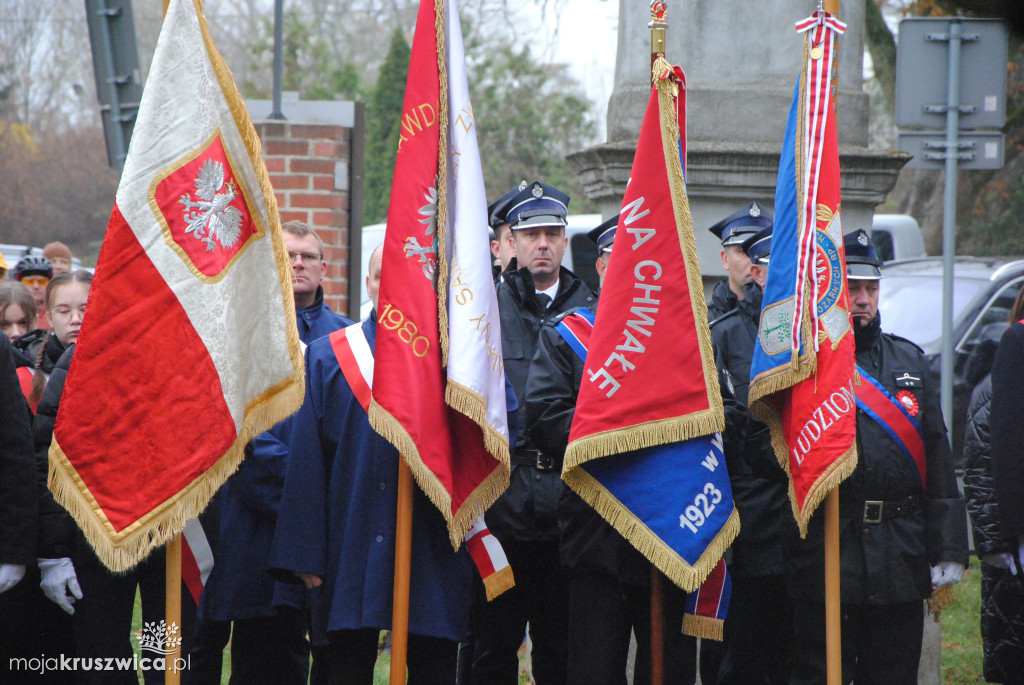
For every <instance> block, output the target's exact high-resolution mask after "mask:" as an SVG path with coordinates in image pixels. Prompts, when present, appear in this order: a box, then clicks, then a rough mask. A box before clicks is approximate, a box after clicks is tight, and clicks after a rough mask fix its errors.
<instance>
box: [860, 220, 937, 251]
mask: <svg viewBox="0 0 1024 685" xmlns="http://www.w3.org/2000/svg"><path fill="white" fill-rule="evenodd" d="M871 242H872V243H874V244H875V251H876V252H877V253H878V257H879V258H880V259H881V260H882V261H883V262H891V261H894V260H896V259H916V258H918V257H924V256H926V253H925V251H924V238H922V237H921V226H920V225H918V223H917V219H915V218H914V217H912V216H910V215H909V214H875V217H874V219H872V220H871Z"/></svg>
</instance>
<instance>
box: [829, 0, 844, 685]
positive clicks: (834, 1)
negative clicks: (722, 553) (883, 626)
mask: <svg viewBox="0 0 1024 685" xmlns="http://www.w3.org/2000/svg"><path fill="white" fill-rule="evenodd" d="M825 11H826V12H828V13H829V14H832V15H836V16H838V14H839V0H825ZM833 111H838V107H837V108H836V109H835V110H833ZM841 611H842V609H841V602H840V594H839V488H838V486H837V487H834V488H832V490H831V491H830V492H829V493H828V496H827V497H826V498H825V655H826V660H825V663H826V669H827V670H826V673H827V674H828V676H827V677H828V685H840V683H841V682H842V681H843V639H842V619H841V617H842V614H841Z"/></svg>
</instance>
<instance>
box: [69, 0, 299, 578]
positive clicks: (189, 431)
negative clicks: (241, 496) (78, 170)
mask: <svg viewBox="0 0 1024 685" xmlns="http://www.w3.org/2000/svg"><path fill="white" fill-rule="evenodd" d="M294 310H295V308H294V302H293V299H292V289H291V269H290V265H289V263H288V258H287V253H286V251H285V248H284V243H283V241H282V239H281V227H280V219H279V218H278V214H277V203H276V201H275V199H274V192H273V189H272V188H271V186H270V180H269V177H268V175H267V171H266V168H265V167H264V165H263V162H262V153H261V147H260V143H259V139H258V138H257V137H256V131H255V130H254V128H253V126H252V122H251V121H250V120H249V116H248V114H247V112H246V109H245V105H244V103H243V101H242V98H241V95H240V94H239V92H238V90H237V88H236V87H235V84H234V81H233V80H232V77H231V73H230V71H229V70H228V68H227V66H226V65H225V64H224V61H223V59H222V58H221V56H220V54H219V53H218V52H217V49H216V47H215V46H214V44H213V41H212V40H211V38H210V34H209V31H208V30H207V26H206V20H205V19H204V17H203V15H202V12H201V10H200V3H199V2H198V0H172V1H171V3H170V7H169V8H168V11H167V16H166V18H165V20H164V24H163V28H162V29H161V32H160V37H159V39H158V41H157V46H156V51H155V53H154V55H153V63H152V67H151V68H150V74H149V79H148V82H147V84H146V88H145V91H144V93H143V97H142V102H141V103H140V106H139V114H138V120H137V122H136V124H135V131H134V133H133V136H132V141H131V147H130V148H129V150H128V158H127V160H126V161H125V166H124V172H123V174H122V176H121V183H120V186H119V187H118V191H117V199H116V204H115V206H114V211H113V214H112V216H111V218H110V224H109V226H108V228H107V233H106V236H105V237H104V241H103V247H102V250H101V251H100V257H99V261H98V262H97V266H96V278H95V280H94V282H93V285H92V290H91V293H90V297H89V303H88V314H87V315H86V317H85V321H84V323H83V326H82V331H81V334H80V336H79V339H78V348H77V350H76V352H75V357H74V360H73V361H72V364H71V369H70V371H69V374H68V379H67V384H66V386H65V388H64V395H63V398H62V401H61V407H60V413H59V415H58V416H57V423H56V426H55V429H54V440H53V444H52V446H51V448H50V488H51V489H52V490H53V492H54V496H55V497H56V498H57V501H59V502H60V503H61V504H62V505H63V506H64V507H65V508H67V509H68V511H70V512H71V514H72V516H74V518H75V519H76V520H77V522H78V524H79V525H80V526H81V527H82V530H83V531H84V533H85V536H86V538H87V539H88V540H89V542H90V543H91V544H92V546H93V547H94V548H95V550H96V553H97V555H98V556H99V557H100V559H101V560H103V562H104V563H105V564H106V565H107V566H109V567H110V568H111V569H113V570H115V571H120V570H125V569H128V568H130V567H132V566H133V565H135V564H136V563H138V562H139V561H140V560H142V559H143V558H144V557H145V556H146V554H147V553H148V552H149V551H150V550H152V549H153V548H154V547H156V546H158V545H161V544H163V543H164V542H166V541H167V540H168V539H170V538H171V537H172V536H173V535H175V534H176V533H179V532H181V531H182V530H183V529H184V528H185V525H186V521H188V519H190V518H192V517H194V516H195V515H196V514H198V513H199V512H200V511H201V510H202V509H203V508H204V507H205V506H206V504H207V502H208V501H209V499H210V497H211V496H212V495H213V493H214V492H215V491H216V490H217V488H218V487H220V485H221V484H222V483H223V482H224V481H225V480H226V479H227V478H228V476H230V475H231V474H232V473H233V472H234V471H235V469H237V468H238V464H239V463H240V462H241V460H242V457H243V448H244V447H245V444H246V442H248V441H249V439H250V438H251V437H252V436H254V435H256V434H258V433H260V432H262V431H264V430H266V429H268V428H270V427H271V426H273V425H274V424H275V423H277V422H278V421H280V420H281V419H283V418H285V417H286V416H288V415H289V414H291V413H293V412H294V411H295V410H296V409H298V407H299V406H300V405H301V404H302V395H303V364H302V355H301V352H300V349H299V338H298V334H297V331H296V325H295V316H294ZM193 551H195V550H193Z"/></svg>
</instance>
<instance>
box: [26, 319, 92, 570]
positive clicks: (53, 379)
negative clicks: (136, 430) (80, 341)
mask: <svg viewBox="0 0 1024 685" xmlns="http://www.w3.org/2000/svg"><path fill="white" fill-rule="evenodd" d="M58 350H60V351H58ZM61 351H62V352H63V353H61ZM74 353H75V346H74V345H71V346H69V347H68V348H67V349H66V350H65V349H64V346H63V345H62V344H61V343H60V341H59V340H57V336H55V335H51V336H49V339H48V340H47V341H46V352H45V353H44V355H43V363H42V365H41V368H42V370H43V372H44V373H48V374H50V378H49V380H47V382H46V389H45V390H43V396H42V397H41V398H40V400H39V406H38V407H36V416H35V419H34V420H33V422H32V443H33V449H34V450H35V453H36V466H37V470H38V480H39V485H38V488H39V549H38V554H37V556H39V557H40V558H41V559H60V558H63V557H71V556H73V552H74V550H75V548H76V543H77V539H76V538H78V537H80V536H81V534H80V533H79V532H78V525H77V524H76V523H75V522H74V520H73V519H72V518H71V516H70V514H68V513H67V511H65V510H64V508H63V507H61V506H60V505H59V504H57V502H56V501H55V500H54V499H53V495H52V494H51V493H50V489H49V488H48V487H47V485H46V478H47V474H48V471H49V465H50V456H49V454H50V443H51V442H52V441H53V426H54V424H55V423H56V421H57V410H58V409H59V408H60V398H61V395H63V394H64V381H65V380H66V379H67V376H68V369H69V368H70V367H71V358H72V356H73V355H74ZM54 354H56V358H54ZM82 539H83V540H84V538H82Z"/></svg>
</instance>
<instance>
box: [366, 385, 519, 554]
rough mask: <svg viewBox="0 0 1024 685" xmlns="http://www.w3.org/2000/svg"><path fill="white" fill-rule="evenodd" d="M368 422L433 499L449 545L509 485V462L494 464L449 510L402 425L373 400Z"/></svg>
mask: <svg viewBox="0 0 1024 685" xmlns="http://www.w3.org/2000/svg"><path fill="white" fill-rule="evenodd" d="M369 416H370V425H371V426H372V427H373V429H374V430H375V431H377V432H378V433H380V434H381V436H383V437H384V439H385V440H387V441H388V442H390V443H391V444H392V445H394V446H395V449H397V450H398V453H399V454H400V455H402V458H404V459H405V461H406V463H407V464H409V469H410V470H411V471H412V475H413V478H415V479H416V484H417V485H419V486H420V489H421V490H422V491H423V492H424V494H426V496H427V497H428V498H429V499H430V501H431V502H433V503H434V506H436V507H437V508H438V509H439V510H440V511H441V515H442V516H444V519H445V522H446V523H447V524H448V537H449V540H450V542H451V543H452V548H453V549H455V550H458V549H459V546H460V545H461V544H462V543H463V541H464V540H465V538H466V533H467V532H469V529H470V528H472V527H473V525H474V524H475V523H476V521H477V519H479V518H480V517H481V516H483V514H484V512H485V511H487V508H488V507H489V506H490V505H491V504H493V503H494V502H495V501H496V500H497V499H498V497H500V496H501V494H502V493H503V492H504V491H505V490H506V489H507V488H508V482H509V468H508V464H507V463H506V464H501V463H499V464H496V465H495V467H494V470H493V471H491V473H490V474H489V475H488V476H487V478H485V479H484V480H483V481H482V482H481V483H480V485H478V486H477V487H476V488H475V489H474V490H473V492H471V493H470V494H469V496H468V497H467V498H466V501H465V502H463V503H462V506H461V507H459V510H458V511H456V512H454V513H453V512H452V498H451V495H450V494H449V493H448V491H447V490H446V489H445V487H444V486H443V485H442V484H441V481H439V480H438V479H437V476H436V475H434V472H433V471H431V470H430V469H429V468H427V465H426V464H424V463H423V459H422V458H421V457H420V453H419V449H417V447H416V443H415V442H413V439H412V436H411V435H409V432H408V431H407V430H405V427H404V426H402V424H401V423H400V422H399V421H398V419H396V418H395V417H394V416H392V415H391V414H390V413H389V412H388V411H387V410H386V409H384V407H382V406H380V405H379V404H377V401H376V400H372V399H371V401H370V410H369Z"/></svg>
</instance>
